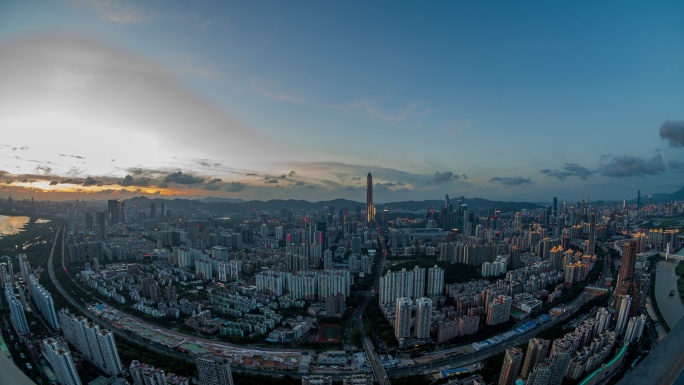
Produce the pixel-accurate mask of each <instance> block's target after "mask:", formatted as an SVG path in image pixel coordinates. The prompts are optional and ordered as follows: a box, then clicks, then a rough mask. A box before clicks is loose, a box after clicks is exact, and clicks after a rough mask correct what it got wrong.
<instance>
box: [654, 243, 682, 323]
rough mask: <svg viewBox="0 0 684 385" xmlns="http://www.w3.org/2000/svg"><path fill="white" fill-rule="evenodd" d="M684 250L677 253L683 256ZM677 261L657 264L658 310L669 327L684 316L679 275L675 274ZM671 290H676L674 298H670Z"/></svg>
mask: <svg viewBox="0 0 684 385" xmlns="http://www.w3.org/2000/svg"><path fill="white" fill-rule="evenodd" d="M682 252H684V249H681V250H679V251H678V252H677V254H678V255H682ZM676 266H677V263H676V262H675V261H672V260H669V261H665V260H664V259H663V260H661V261H658V263H657V264H656V282H655V295H656V301H657V302H658V308H659V309H660V313H661V314H662V315H663V318H664V319H665V322H666V323H667V325H668V326H669V327H671V328H672V327H673V326H674V325H676V324H677V322H678V321H679V319H680V318H682V316H684V305H682V300H681V298H680V297H679V290H677V278H678V277H677V274H675V267H676ZM670 290H674V296H672V297H670Z"/></svg>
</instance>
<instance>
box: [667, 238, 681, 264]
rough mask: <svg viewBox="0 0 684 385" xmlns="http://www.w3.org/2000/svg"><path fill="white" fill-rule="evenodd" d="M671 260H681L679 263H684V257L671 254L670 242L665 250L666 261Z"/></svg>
mask: <svg viewBox="0 0 684 385" xmlns="http://www.w3.org/2000/svg"><path fill="white" fill-rule="evenodd" d="M670 258H673V259H676V260H679V261H684V255H677V254H670V242H668V243H667V248H666V249H665V260H666V261H667V260H669V259H670Z"/></svg>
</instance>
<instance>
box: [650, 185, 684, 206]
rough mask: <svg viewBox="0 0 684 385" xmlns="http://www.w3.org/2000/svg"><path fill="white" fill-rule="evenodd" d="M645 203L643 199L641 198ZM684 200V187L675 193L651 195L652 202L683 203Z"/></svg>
mask: <svg viewBox="0 0 684 385" xmlns="http://www.w3.org/2000/svg"><path fill="white" fill-rule="evenodd" d="M641 199H642V201H643V199H644V198H643V197H642V198H641ZM681 200H684V187H682V188H680V189H679V190H677V191H675V192H673V193H655V194H652V195H651V202H653V203H658V202H670V201H681Z"/></svg>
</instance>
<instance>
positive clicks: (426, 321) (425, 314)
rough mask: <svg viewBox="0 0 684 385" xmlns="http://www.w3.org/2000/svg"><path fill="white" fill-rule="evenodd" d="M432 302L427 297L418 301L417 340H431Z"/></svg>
mask: <svg viewBox="0 0 684 385" xmlns="http://www.w3.org/2000/svg"><path fill="white" fill-rule="evenodd" d="M431 320H432V300H430V299H429V298H426V297H422V298H419V299H418V300H417V301H416V328H415V329H416V338H430V325H431V323H432V322H431Z"/></svg>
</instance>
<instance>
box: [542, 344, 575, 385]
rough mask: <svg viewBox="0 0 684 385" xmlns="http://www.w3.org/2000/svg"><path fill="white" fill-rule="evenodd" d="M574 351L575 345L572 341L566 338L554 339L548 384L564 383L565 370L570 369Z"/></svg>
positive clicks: (557, 384) (559, 384) (558, 384)
mask: <svg viewBox="0 0 684 385" xmlns="http://www.w3.org/2000/svg"><path fill="white" fill-rule="evenodd" d="M574 352H575V347H574V346H572V343H571V342H570V341H566V340H565V339H556V340H554V341H553V347H552V349H551V356H550V357H549V361H551V364H552V366H551V376H550V378H549V382H548V385H561V384H562V383H563V377H565V372H566V371H567V370H568V365H569V364H570V359H571V358H572V356H573V354H574Z"/></svg>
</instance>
